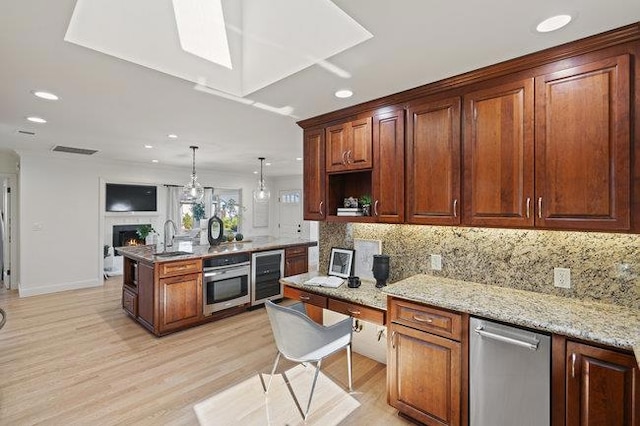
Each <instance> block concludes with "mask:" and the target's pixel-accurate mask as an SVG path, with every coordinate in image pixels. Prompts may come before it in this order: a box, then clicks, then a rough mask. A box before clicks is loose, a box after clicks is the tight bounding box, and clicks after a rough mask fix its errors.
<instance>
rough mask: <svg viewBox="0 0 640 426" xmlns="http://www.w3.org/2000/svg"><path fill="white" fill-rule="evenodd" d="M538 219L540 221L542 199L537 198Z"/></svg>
mask: <svg viewBox="0 0 640 426" xmlns="http://www.w3.org/2000/svg"><path fill="white" fill-rule="evenodd" d="M538 217H539V218H540V219H542V197H540V198H538Z"/></svg>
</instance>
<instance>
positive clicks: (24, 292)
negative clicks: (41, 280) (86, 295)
mask: <svg viewBox="0 0 640 426" xmlns="http://www.w3.org/2000/svg"><path fill="white" fill-rule="evenodd" d="M101 285H102V280H97V279H95V280H84V281H76V282H72V283H60V284H52V285H47V286H41V287H29V288H23V287H22V284H21V285H20V286H19V288H18V294H19V295H20V297H29V296H36V295H38V294H48V293H58V292H60V291H67V290H78V289H80V288H90V287H99V286H101Z"/></svg>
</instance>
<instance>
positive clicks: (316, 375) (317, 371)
mask: <svg viewBox="0 0 640 426" xmlns="http://www.w3.org/2000/svg"><path fill="white" fill-rule="evenodd" d="M320 363H322V360H320V361H318V364H316V374H315V375H314V376H313V384H312V385H311V393H310V394H309V402H308V403H307V411H305V412H304V419H305V420H306V419H307V416H308V415H309V408H310V407H311V398H313V391H314V390H315V389H316V382H317V381H318V373H319V372H320Z"/></svg>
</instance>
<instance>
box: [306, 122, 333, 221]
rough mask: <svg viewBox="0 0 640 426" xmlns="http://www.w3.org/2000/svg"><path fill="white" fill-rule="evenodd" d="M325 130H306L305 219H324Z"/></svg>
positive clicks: (325, 207)
mask: <svg viewBox="0 0 640 426" xmlns="http://www.w3.org/2000/svg"><path fill="white" fill-rule="evenodd" d="M324 136H325V132H324V129H317V130H305V131H304V146H303V151H304V165H303V167H304V168H303V178H302V180H303V187H304V195H303V197H302V204H303V209H304V212H303V216H304V219H305V220H324V218H325V212H326V211H327V210H326V209H327V206H326V203H325V179H326V176H325V163H324V156H325V140H324Z"/></svg>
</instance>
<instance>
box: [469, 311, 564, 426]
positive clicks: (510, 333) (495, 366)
mask: <svg viewBox="0 0 640 426" xmlns="http://www.w3.org/2000/svg"><path fill="white" fill-rule="evenodd" d="M469 334H470V339H469V340H470V343H469V376H470V377H469V425H470V426H513V425H518V426H547V425H549V424H550V422H551V411H550V404H551V400H550V399H551V398H550V394H551V358H550V356H551V338H550V337H549V336H548V335H546V334H542V333H534V332H532V331H528V330H524V329H521V328H516V327H511V326H507V325H503V324H499V323H496V322H493V321H488V320H484V319H480V318H474V317H472V318H471V320H470V327H469Z"/></svg>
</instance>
